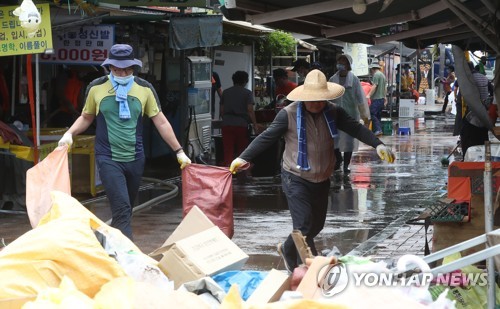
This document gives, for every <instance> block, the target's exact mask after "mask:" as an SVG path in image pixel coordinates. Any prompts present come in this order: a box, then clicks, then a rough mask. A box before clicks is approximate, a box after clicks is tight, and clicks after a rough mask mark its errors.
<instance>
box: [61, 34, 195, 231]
mask: <svg viewBox="0 0 500 309" xmlns="http://www.w3.org/2000/svg"><path fill="white" fill-rule="evenodd" d="M101 65H102V66H103V67H107V68H108V69H109V71H111V73H110V74H109V75H106V76H103V77H100V78H97V79H95V80H94V81H92V82H91V83H90V84H89V86H88V88H87V91H86V94H85V95H86V99H85V106H84V108H83V111H82V114H81V115H80V117H79V118H78V119H77V120H76V121H75V123H73V125H72V126H71V128H69V130H68V131H67V132H66V133H64V135H63V137H62V138H61V139H60V140H59V145H60V146H61V145H68V146H71V144H72V143H73V135H77V134H80V133H82V132H84V131H85V130H86V129H87V128H88V127H89V126H90V125H91V124H92V122H93V121H94V119H95V120H96V125H97V127H96V136H95V158H96V163H97V167H98V169H99V175H100V177H101V180H102V183H103V186H104V188H105V190H106V194H107V196H108V200H109V203H110V206H111V214H112V217H113V219H112V222H111V226H113V227H115V228H117V229H119V230H120V231H122V233H123V234H124V235H126V236H128V237H129V238H130V239H132V226H131V218H132V206H133V203H134V201H135V198H136V196H137V193H138V192H139V185H140V183H141V178H142V173H143V171H144V163H145V155H144V147H143V141H142V126H143V116H144V114H145V115H147V116H148V117H150V118H151V120H152V121H153V123H154V125H155V126H156V128H157V129H158V132H159V133H160V135H161V137H162V138H163V140H164V141H165V142H166V143H167V144H168V145H169V146H170V147H171V148H172V150H174V152H175V153H176V156H177V161H178V162H179V164H180V165H181V169H182V168H184V167H185V166H186V165H187V164H190V163H191V160H190V159H189V158H188V157H187V156H186V154H184V151H183V150H182V147H181V145H180V144H179V142H178V141H177V138H176V137H175V134H174V131H173V130H172V126H171V125H170V123H169V122H168V120H167V118H166V117H165V115H164V114H163V113H162V112H161V107H160V100H159V99H158V95H157V94H156V91H155V90H154V88H153V86H152V85H151V84H150V83H149V82H147V81H145V80H144V79H142V78H139V77H136V76H134V74H133V73H134V70H135V69H137V68H139V67H142V62H141V61H140V60H138V59H135V58H134V51H133V49H132V47H131V46H130V45H127V44H116V45H113V46H112V47H111V49H110V51H109V58H108V59H106V60H105V61H104V62H103V63H102V64H101Z"/></svg>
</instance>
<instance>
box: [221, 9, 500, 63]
mask: <svg viewBox="0 0 500 309" xmlns="http://www.w3.org/2000/svg"><path fill="white" fill-rule="evenodd" d="M354 2H356V3H361V4H358V5H356V8H359V9H360V10H361V11H362V10H363V5H362V3H365V4H366V6H365V7H366V9H365V11H364V12H363V13H361V14H356V13H355V12H354V11H353V3H354ZM498 2H499V1H498V0H418V1H412V0H332V1H325V0H307V1H304V0H233V1H225V5H224V6H222V12H223V14H224V15H225V16H226V18H228V19H230V20H245V21H249V22H251V23H253V24H258V25H266V26H269V27H272V28H277V29H283V30H285V31H289V32H296V33H302V34H306V35H310V36H311V37H314V38H320V39H321V38H324V40H323V41H324V42H326V43H328V44H330V43H331V41H330V40H338V41H344V42H351V43H366V44H370V45H380V44H384V43H388V42H393V41H401V42H403V43H404V45H405V46H407V47H410V48H414V49H419V48H424V47H426V46H429V45H432V44H435V43H446V44H448V43H449V44H455V45H458V46H460V47H462V48H464V49H471V50H472V49H473V50H487V51H489V52H492V53H494V54H498V50H499V47H498V45H499V44H498V38H497V36H496V33H497V31H496V30H495V29H496V28H495V27H496V25H497V23H498V21H499V17H500V12H498V13H497V9H498V8H499V4H498ZM495 14H496V15H495ZM313 43H314V44H315V45H319V44H320V42H318V40H316V41H314V42H313Z"/></svg>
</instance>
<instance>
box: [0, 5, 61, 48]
mask: <svg viewBox="0 0 500 309" xmlns="http://www.w3.org/2000/svg"><path fill="white" fill-rule="evenodd" d="M36 7H37V8H38V11H39V12H40V15H41V16H42V23H41V24H40V28H39V29H38V31H37V33H36V35H35V36H34V37H32V38H28V36H27V33H26V31H25V30H24V29H23V27H21V22H20V21H19V18H18V17H17V16H15V15H14V14H13V13H12V12H14V10H15V9H16V8H17V6H0V56H11V55H26V54H38V53H44V52H45V50H46V49H48V48H52V28H51V27H52V26H51V23H50V5H49V4H48V3H46V4H38V5H36Z"/></svg>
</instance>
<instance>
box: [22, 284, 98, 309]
mask: <svg viewBox="0 0 500 309" xmlns="http://www.w3.org/2000/svg"><path fill="white" fill-rule="evenodd" d="M49 308H54V309H74V308H78V309H93V308H94V300H93V299H92V298H90V297H88V296H87V295H85V294H83V293H82V292H80V291H78V290H77V288H76V286H75V284H74V283H73V281H71V279H69V278H68V277H64V278H63V279H62V282H61V285H60V286H59V288H48V289H46V290H43V291H42V292H40V294H38V296H37V298H36V299H35V300H34V301H30V302H27V303H26V304H24V306H23V309H49Z"/></svg>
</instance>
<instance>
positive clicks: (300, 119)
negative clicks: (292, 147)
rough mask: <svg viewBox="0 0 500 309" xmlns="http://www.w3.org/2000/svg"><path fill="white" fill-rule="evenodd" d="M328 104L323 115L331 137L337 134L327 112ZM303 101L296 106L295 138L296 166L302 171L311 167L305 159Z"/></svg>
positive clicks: (305, 142) (335, 127) (305, 139)
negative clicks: (297, 146)
mask: <svg viewBox="0 0 500 309" xmlns="http://www.w3.org/2000/svg"><path fill="white" fill-rule="evenodd" d="M329 111H330V106H329V105H327V106H326V107H325V109H324V110H323V116H324V117H325V121H326V123H327V125H328V129H329V130H330V135H331V137H332V138H335V137H337V136H338V131H337V126H336V124H335V120H334V119H333V117H332V114H331V113H330V112H329ZM303 113H304V110H303V103H302V102H299V103H298V106H297V139H298V145H299V153H298V156H297V168H298V169H300V170H302V171H308V170H310V169H311V167H310V166H309V160H308V159H307V138H306V135H307V134H306V117H305V116H304V115H303Z"/></svg>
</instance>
